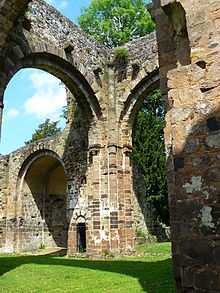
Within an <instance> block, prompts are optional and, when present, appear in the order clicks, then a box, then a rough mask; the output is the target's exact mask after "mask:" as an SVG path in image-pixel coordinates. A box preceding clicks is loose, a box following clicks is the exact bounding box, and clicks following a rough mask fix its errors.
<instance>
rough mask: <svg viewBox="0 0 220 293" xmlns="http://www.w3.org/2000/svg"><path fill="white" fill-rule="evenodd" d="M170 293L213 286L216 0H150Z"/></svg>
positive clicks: (218, 269) (219, 64)
mask: <svg viewBox="0 0 220 293" xmlns="http://www.w3.org/2000/svg"><path fill="white" fill-rule="evenodd" d="M151 11H152V15H153V18H154V19H155V21H156V25H157V39H158V48H159V64H160V78H161V90H162V94H163V99H164V103H165V108H166V111H167V114H166V122H167V127H166V130H165V141H166V149H167V168H168V181H169V192H170V217H171V236H172V249H173V266H174V278H175V280H176V289H177V292H219V290H220V263H219V253H218V252H219V249H220V248H219V244H220V242H219V240H220V238H219V211H220V210H219V182H220V181H219V180H220V179H219V166H220V165H219V152H220V144H219V139H220V127H219V125H220V124H219V102H220V97H219V90H220V25H219V24H220V2H219V1H198V0H197V1H182V0H180V1H168V0H161V1H157V0H155V1H153V5H152V6H151Z"/></svg>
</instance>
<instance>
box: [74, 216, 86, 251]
mask: <svg viewBox="0 0 220 293" xmlns="http://www.w3.org/2000/svg"><path fill="white" fill-rule="evenodd" d="M76 241H77V252H79V253H82V252H86V222H85V218H84V217H82V216H80V217H78V219H77V222H76Z"/></svg>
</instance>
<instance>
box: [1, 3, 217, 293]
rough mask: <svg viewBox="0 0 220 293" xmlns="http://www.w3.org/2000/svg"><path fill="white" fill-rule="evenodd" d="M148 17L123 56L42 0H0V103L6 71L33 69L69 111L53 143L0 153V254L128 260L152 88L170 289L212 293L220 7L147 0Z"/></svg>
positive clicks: (10, 74) (9, 73) (9, 75)
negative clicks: (160, 132)
mask: <svg viewBox="0 0 220 293" xmlns="http://www.w3.org/2000/svg"><path fill="white" fill-rule="evenodd" d="M28 2H30V3H29V5H28ZM149 10H150V11H151V15H152V17H153V19H154V20H155V23H156V35H155V33H153V34H151V35H149V36H147V37H143V38H140V39H138V40H135V41H132V42H130V43H128V44H126V45H125V46H124V47H125V48H126V49H127V51H128V58H127V59H126V60H125V59H123V58H122V59H119V58H117V56H115V54H114V51H113V50H110V49H107V48H106V47H104V46H102V45H101V44H99V43H97V42H96V41H95V40H94V39H93V38H92V37H90V36H88V35H86V34H85V33H84V32H82V31H81V30H80V29H79V28H78V27H77V26H76V25H74V24H73V23H72V22H70V21H69V20H68V19H67V18H65V17H64V16H62V15H61V14H60V13H59V12H57V11H56V10H54V9H53V8H52V7H50V6H49V5H47V4H46V3H45V2H43V1H42V0H38V1H36V0H32V1H27V0H20V1H15V0H8V1H1V4H0V81H1V84H0V98H1V102H0V108H1V109H2V108H3V96H4V91H5V88H6V86H7V84H8V82H9V81H10V79H11V78H12V77H13V76H14V74H15V73H16V72H17V71H19V70H20V69H22V68H39V69H43V70H45V71H47V72H49V73H51V74H53V75H55V76H56V77H58V78H59V79H60V80H62V81H63V82H64V84H65V85H66V86H67V88H68V89H69V91H70V92H71V93H72V94H73V95H74V97H75V98H76V101H77V104H78V108H77V109H78V111H76V112H75V113H74V119H72V118H71V117H69V119H68V123H67V126H66V128H65V130H64V131H63V132H62V134H61V135H60V136H57V137H54V138H52V139H48V140H44V141H39V142H36V143H33V144H31V145H30V146H29V147H27V148H22V149H20V150H18V151H15V152H13V153H11V154H10V155H8V156H2V157H1V164H0V185H1V191H0V192H1V193H0V222H1V224H0V250H1V251H6V250H7V252H12V253H13V252H22V251H28V250H30V249H32V248H33V247H31V246H32V245H33V244H34V245H35V244H36V246H37V245H39V239H40V241H41V242H42V243H43V242H45V243H48V245H51V246H53V245H57V246H65V245H67V248H68V254H69V255H75V254H76V252H77V249H79V250H80V251H83V250H85V249H86V252H87V254H88V255H90V256H94V257H100V256H102V255H103V254H105V253H106V251H111V252H113V253H115V254H130V253H132V251H133V248H134V215H133V214H134V211H133V207H134V202H135V201H136V203H137V199H136V197H135V196H134V194H135V193H136V195H137V194H138V190H136V187H138V186H136V184H134V182H133V174H134V173H135V172H136V171H135V168H134V167H133V166H132V161H131V152H132V127H133V123H134V121H135V117H136V115H137V113H138V111H139V109H140V107H141V105H142V102H143V100H144V98H145V97H146V96H147V94H148V93H150V92H151V91H152V90H153V89H155V88H157V87H158V85H159V84H160V88H161V92H162V95H163V101H164V108H165V112H166V129H165V145H166V155H167V175H168V188H169V207H170V218H171V239H172V255H173V274H174V279H175V282H176V290H177V292H213V293H214V292H219V290H220V236H219V233H220V205H219V190H220V183H219V182H220V179H219V177H220V115H219V102H220V97H219V87H220V78H219V77H220V73H219V72H220V70H219V69H220V58H219V55H220V2H219V0H206V1H204V0H194V1H193V0H187V1H186V0H153V3H152V4H150V5H149ZM156 39H157V42H156ZM158 56H159V61H158ZM42 199H43V200H42ZM137 205H140V203H138V204H137ZM65 207H66V208H65ZM140 209H141V208H140ZM140 214H141V211H140ZM65 215H67V217H66V216H65ZM141 217H142V216H140V218H141ZM30 231H31V233H30ZM77 235H81V236H80V237H81V240H82V241H81V243H80V245H79V243H77ZM43 238H44V239H43ZM24 239H25V241H24ZM66 243H67V244H66ZM85 243H86V244H85ZM85 246H86V247H85Z"/></svg>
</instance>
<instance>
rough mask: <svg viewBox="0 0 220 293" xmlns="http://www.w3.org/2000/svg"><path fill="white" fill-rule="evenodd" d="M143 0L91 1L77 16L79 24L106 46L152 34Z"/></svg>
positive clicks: (120, 43)
mask: <svg viewBox="0 0 220 293" xmlns="http://www.w3.org/2000/svg"><path fill="white" fill-rule="evenodd" d="M146 4H147V2H146V1H145V0H92V1H91V4H90V5H89V7H88V8H85V7H84V8H82V14H81V15H80V16H79V17H78V22H79V25H80V27H81V28H82V29H83V30H84V31H85V32H87V33H88V34H90V35H92V36H94V37H95V38H96V39H97V41H99V42H100V43H103V44H104V45H106V46H107V47H109V48H114V47H117V46H121V45H123V44H125V43H127V42H128V41H131V40H134V39H137V38H139V37H142V36H145V35H147V34H149V33H151V32H152V31H153V30H154V29H155V24H154V22H153V21H152V19H151V17H150V14H149V13H148V12H147V10H146Z"/></svg>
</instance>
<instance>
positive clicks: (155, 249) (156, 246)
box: [135, 242, 171, 254]
mask: <svg viewBox="0 0 220 293" xmlns="http://www.w3.org/2000/svg"><path fill="white" fill-rule="evenodd" d="M135 250H136V252H137V253H152V254H155V253H158V254H161V253H162V254H171V243H170V242H162V243H147V244H140V245H136V246H135Z"/></svg>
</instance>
